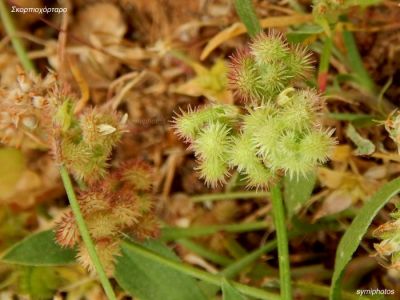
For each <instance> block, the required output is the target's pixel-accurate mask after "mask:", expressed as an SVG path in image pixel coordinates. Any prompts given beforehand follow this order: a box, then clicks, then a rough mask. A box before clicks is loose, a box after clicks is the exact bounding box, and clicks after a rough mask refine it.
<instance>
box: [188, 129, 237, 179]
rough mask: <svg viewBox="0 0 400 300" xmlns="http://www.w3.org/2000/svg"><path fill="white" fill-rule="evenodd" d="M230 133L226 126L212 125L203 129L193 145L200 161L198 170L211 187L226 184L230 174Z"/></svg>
mask: <svg viewBox="0 0 400 300" xmlns="http://www.w3.org/2000/svg"><path fill="white" fill-rule="evenodd" d="M229 131H230V130H229V128H228V127H227V126H226V125H225V124H222V123H220V122H214V123H210V124H208V125H207V126H206V127H205V128H203V129H202V131H201V133H200V134H199V136H198V138H197V139H196V140H195V141H194V142H193V144H192V149H193V150H194V151H195V153H196V155H197V157H198V158H199V161H200V165H199V168H198V170H199V172H200V177H201V178H204V179H205V180H206V182H207V184H209V185H211V186H216V185H218V183H220V182H224V180H225V177H226V175H227V174H228V164H227V157H228V153H227V149H228V147H229V143H230V140H229Z"/></svg>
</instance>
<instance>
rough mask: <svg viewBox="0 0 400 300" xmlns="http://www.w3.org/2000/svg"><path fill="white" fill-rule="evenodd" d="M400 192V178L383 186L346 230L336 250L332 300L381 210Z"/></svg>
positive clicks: (335, 299) (338, 296) (336, 299)
mask: <svg viewBox="0 0 400 300" xmlns="http://www.w3.org/2000/svg"><path fill="white" fill-rule="evenodd" d="M399 191H400V178H397V179H394V180H392V181H391V182H389V183H386V184H385V185H384V186H382V187H381V188H380V189H379V190H378V191H377V192H376V193H375V194H374V195H373V196H372V197H371V198H370V199H369V200H368V201H367V202H366V203H365V204H364V206H363V208H362V209H360V211H359V212H358V214H357V216H356V217H355V218H354V220H353V222H352V223H351V225H350V227H349V228H348V229H347V230H346V232H345V234H344V235H343V237H342V239H341V240H340V243H339V246H338V248H337V250H336V259H335V269H334V273H333V277H332V284H331V291H330V299H331V300H338V299H341V297H340V286H341V280H342V276H343V272H344V269H345V267H346V265H347V264H348V263H349V261H350V260H351V257H352V256H353V254H354V252H355V251H356V250H357V248H358V245H359V244H360V242H361V239H362V237H363V236H364V234H365V233H366V231H367V229H368V227H369V225H370V224H371V222H372V220H373V219H374V217H375V216H376V214H377V213H378V212H379V210H380V209H381V208H382V207H383V206H384V205H385V204H386V203H387V202H388V201H389V200H390V199H391V198H392V197H393V196H395V195H396V194H397V193H399Z"/></svg>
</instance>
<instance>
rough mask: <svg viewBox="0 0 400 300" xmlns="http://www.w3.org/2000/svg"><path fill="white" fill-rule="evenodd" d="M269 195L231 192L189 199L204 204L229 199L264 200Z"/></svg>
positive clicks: (265, 193) (264, 193)
mask: <svg viewBox="0 0 400 300" xmlns="http://www.w3.org/2000/svg"><path fill="white" fill-rule="evenodd" d="M268 195H269V193H268V192H231V193H218V194H204V195H199V196H193V197H191V198H190V199H191V200H192V201H193V202H206V201H222V200H229V199H253V198H264V197H267V196H268Z"/></svg>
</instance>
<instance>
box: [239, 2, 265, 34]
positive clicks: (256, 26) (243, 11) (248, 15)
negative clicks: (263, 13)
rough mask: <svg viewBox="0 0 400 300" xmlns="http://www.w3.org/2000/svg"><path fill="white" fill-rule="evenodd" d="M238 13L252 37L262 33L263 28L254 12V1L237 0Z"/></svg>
mask: <svg viewBox="0 0 400 300" xmlns="http://www.w3.org/2000/svg"><path fill="white" fill-rule="evenodd" d="M235 8H236V12H237V14H238V15H239V17H240V19H241V20H242V22H243V23H244V25H245V26H246V28H247V31H248V33H249V35H250V36H251V37H254V36H256V35H257V34H258V33H259V32H260V31H261V26H260V23H259V21H258V18H257V16H256V13H255V11H254V7H253V4H252V0H235Z"/></svg>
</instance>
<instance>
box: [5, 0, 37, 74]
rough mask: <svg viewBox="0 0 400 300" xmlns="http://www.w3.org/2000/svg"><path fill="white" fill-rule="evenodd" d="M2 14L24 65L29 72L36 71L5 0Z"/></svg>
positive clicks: (7, 30) (6, 28)
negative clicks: (18, 34)
mask: <svg viewBox="0 0 400 300" xmlns="http://www.w3.org/2000/svg"><path fill="white" fill-rule="evenodd" d="M0 15H1V20H2V22H3V25H4V28H5V30H6V32H7V34H8V36H9V37H10V39H11V43H12V45H13V47H14V50H15V52H16V53H17V56H18V58H19V60H20V62H21V64H22V66H23V67H24V69H25V70H26V71H27V72H35V71H36V69H35V66H34V64H33V63H32V61H31V60H30V59H29V57H28V54H27V53H26V50H25V48H24V45H23V44H22V41H21V39H20V38H19V37H18V36H17V30H16V29H15V25H14V21H13V19H12V17H11V15H10V10H9V7H8V6H7V5H6V4H5V1H4V0H0Z"/></svg>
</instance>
